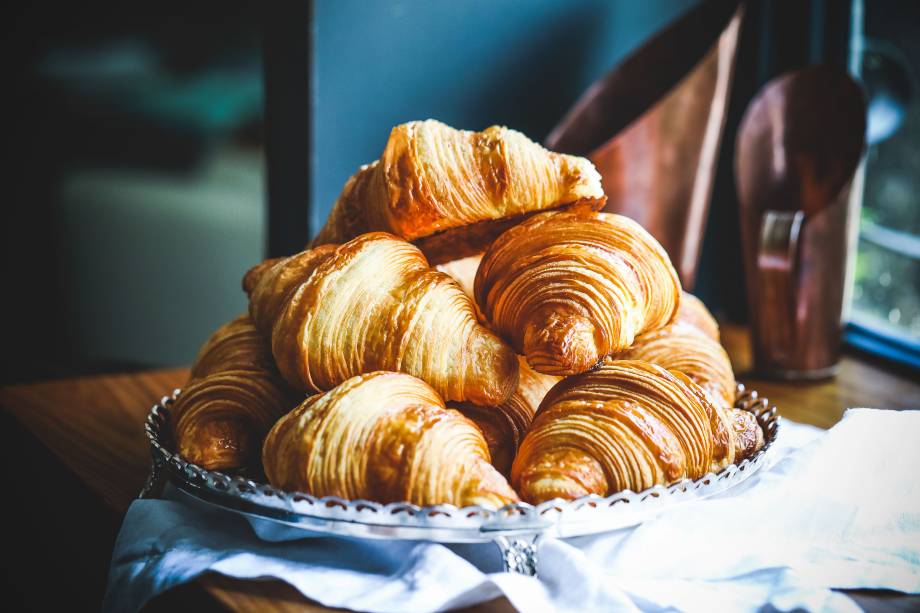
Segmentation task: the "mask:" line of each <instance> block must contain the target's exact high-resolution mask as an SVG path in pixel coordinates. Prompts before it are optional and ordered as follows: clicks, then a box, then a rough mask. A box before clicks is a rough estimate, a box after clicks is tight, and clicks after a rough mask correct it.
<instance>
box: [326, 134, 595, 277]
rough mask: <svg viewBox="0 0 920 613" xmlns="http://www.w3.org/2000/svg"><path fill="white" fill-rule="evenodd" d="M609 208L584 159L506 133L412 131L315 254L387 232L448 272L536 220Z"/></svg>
mask: <svg viewBox="0 0 920 613" xmlns="http://www.w3.org/2000/svg"><path fill="white" fill-rule="evenodd" d="M605 200H606V197H605V196H604V192H603V189H602V188H601V178H600V175H599V174H598V172H597V170H596V169H595V168H594V166H593V165H592V164H591V162H589V161H588V160H586V159H584V158H580V157H575V156H571V155H563V154H560V153H554V152H551V151H547V150H546V149H543V148H542V147H541V146H540V145H538V144H536V143H534V142H533V141H531V140H529V139H528V138H527V137H526V136H524V135H523V134H521V133H520V132H516V131H514V130H509V129H508V128H504V127H500V126H492V127H491V128H488V129H486V130H484V131H482V132H469V131H466V130H455V129H453V128H451V127H450V126H447V125H445V124H443V123H440V122H438V121H433V120H427V121H412V122H409V123H405V124H402V125H399V126H396V127H395V128H393V130H392V132H391V133H390V138H389V140H388V141H387V144H386V147H385V148H384V150H383V155H381V156H380V159H379V160H377V161H375V162H372V163H371V164H368V165H366V166H362V167H361V169H360V170H359V171H358V172H357V173H356V174H355V175H354V176H352V177H351V178H350V179H349V180H348V182H347V183H346V184H345V187H344V189H343V190H342V194H341V195H340V196H339V198H338V200H337V201H336V202H335V204H334V205H333V207H332V212H331V213H330V215H329V219H328V220H327V221H326V225H325V226H324V227H323V228H322V229H321V230H320V232H319V234H318V235H317V236H316V238H315V239H314V241H313V245H314V246H316V245H323V244H326V243H343V242H345V241H348V240H351V239H352V238H354V237H356V236H358V235H359V234H362V233H365V232H370V231H384V232H390V233H392V234H395V235H396V236H399V237H400V238H404V239H406V240H409V241H417V244H418V245H419V247H421V249H422V251H424V252H425V254H426V255H427V256H428V257H429V259H430V261H432V262H433V263H440V262H444V261H447V260H451V259H456V258H460V257H464V256H466V255H472V254H475V253H477V252H478V251H482V250H484V249H485V247H486V246H487V245H488V243H489V242H491V240H492V239H494V238H495V237H496V236H498V234H500V233H501V232H502V231H503V230H504V229H505V228H508V227H510V226H511V225H513V224H514V223H516V222H517V221H520V219H521V218H522V217H523V216H524V215H527V214H529V213H533V212H535V211H541V210H546V209H551V208H556V207H559V206H562V205H567V204H572V203H574V202H585V203H590V204H591V205H592V206H594V207H595V208H600V207H601V206H602V205H603V203H604V201H605Z"/></svg>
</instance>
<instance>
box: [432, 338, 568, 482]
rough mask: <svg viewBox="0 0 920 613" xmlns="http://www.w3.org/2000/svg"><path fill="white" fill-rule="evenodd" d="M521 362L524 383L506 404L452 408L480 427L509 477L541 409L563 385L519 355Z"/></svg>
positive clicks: (494, 461) (495, 463) (497, 463)
mask: <svg viewBox="0 0 920 613" xmlns="http://www.w3.org/2000/svg"><path fill="white" fill-rule="evenodd" d="M518 362H519V364H520V373H521V376H520V382H519V383H518V388H517V389H516V390H515V391H514V393H513V394H512V395H511V398H509V399H508V400H507V401H506V402H504V403H502V404H500V405H498V406H494V407H484V406H480V405H476V404H473V403H471V402H461V403H452V404H451V405H450V406H451V408H455V409H457V410H458V411H460V412H461V413H463V414H464V415H465V416H467V417H468V418H469V419H470V420H472V421H473V423H475V424H476V425H477V426H478V427H479V429H480V430H481V431H482V435H483V436H484V437H485V439H486V444H487V445H488V446H489V455H490V456H491V457H492V465H493V466H494V467H495V468H497V469H498V471H499V472H500V473H501V474H503V475H505V476H506V477H507V476H508V475H509V474H510V473H511V463H512V462H513V461H514V456H515V455H517V450H518V447H519V446H520V444H521V441H522V440H523V439H524V434H525V433H526V432H527V428H528V427H529V426H530V422H531V421H532V420H533V416H534V414H535V413H536V412H537V407H539V406H540V402H542V401H543V397H544V396H546V393H547V392H548V391H549V390H550V388H552V387H553V386H554V385H555V384H556V383H558V382H559V377H554V376H552V375H543V374H540V373H538V372H536V371H535V370H533V369H532V368H530V366H528V365H527V360H525V359H524V358H523V356H518Z"/></svg>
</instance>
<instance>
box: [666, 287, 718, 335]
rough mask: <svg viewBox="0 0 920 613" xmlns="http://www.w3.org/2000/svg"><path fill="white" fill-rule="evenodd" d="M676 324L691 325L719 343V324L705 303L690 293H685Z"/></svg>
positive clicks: (681, 300)
mask: <svg viewBox="0 0 920 613" xmlns="http://www.w3.org/2000/svg"><path fill="white" fill-rule="evenodd" d="M675 323H684V324H688V325H691V326H693V327H695V328H696V329H698V330H699V331H700V332H702V333H703V334H705V335H706V336H708V337H709V338H711V339H712V340H714V341H716V342H719V340H720V336H719V324H718V323H716V318H715V317H713V316H712V313H710V312H709V309H707V308H706V305H705V304H703V301H702V300H700V299H699V298H697V297H696V296H694V295H693V294H691V293H689V292H683V294H681V298H680V308H679V309H678V310H677V319H676V320H675Z"/></svg>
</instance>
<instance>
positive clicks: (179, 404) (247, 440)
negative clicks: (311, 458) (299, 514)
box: [171, 316, 297, 470]
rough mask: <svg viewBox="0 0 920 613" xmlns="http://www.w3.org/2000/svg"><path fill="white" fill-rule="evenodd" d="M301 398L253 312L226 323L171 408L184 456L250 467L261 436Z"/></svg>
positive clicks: (213, 465)
mask: <svg viewBox="0 0 920 613" xmlns="http://www.w3.org/2000/svg"><path fill="white" fill-rule="evenodd" d="M296 404H297V400H296V395H295V394H294V393H293V392H292V390H290V389H289V388H288V387H287V385H285V383H284V381H282V379H281V375H279V374H278V371H277V370H276V369H275V367H274V362H273V360H272V356H271V351H270V350H269V348H268V345H267V343H266V342H265V339H263V338H262V336H261V335H260V334H259V332H258V330H256V328H255V326H254V325H253V323H252V321H251V320H250V319H249V317H248V316H240V317H237V318H236V319H234V320H233V321H231V322H229V323H226V324H224V325H223V326H221V327H220V328H219V329H218V330H217V331H216V332H215V333H214V334H213V335H212V336H211V338H210V339H208V341H207V342H206V343H205V344H204V346H203V347H202V349H201V351H200V352H199V354H198V359H197V360H196V361H195V364H194V365H193V366H192V372H191V379H190V380H189V382H188V383H187V384H186V386H185V389H183V390H182V394H180V396H179V398H178V400H177V401H176V403H175V405H173V407H172V409H171V423H172V429H173V439H174V440H175V442H176V447H177V450H178V452H179V455H181V456H182V457H183V458H185V459H186V460H188V461H189V462H192V463H193V464H198V465H199V466H202V467H204V468H207V469H209V470H231V469H239V468H246V467H250V466H251V465H252V464H253V463H254V462H258V458H259V450H260V448H261V444H262V438H263V437H264V436H265V433H266V432H268V429H269V428H271V426H272V425H273V424H274V423H275V421H276V420H277V419H278V418H279V417H280V416H281V415H283V414H284V413H285V412H287V411H289V410H290V409H291V408H292V407H293V406H294V405H296Z"/></svg>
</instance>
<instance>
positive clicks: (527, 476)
mask: <svg viewBox="0 0 920 613" xmlns="http://www.w3.org/2000/svg"><path fill="white" fill-rule="evenodd" d="M734 436H735V435H734V430H733V428H732V424H731V422H730V421H729V420H728V418H727V416H726V415H725V413H724V412H723V411H720V410H719V409H718V408H717V407H715V406H713V405H712V404H711V403H710V402H709V400H708V398H707V396H706V394H705V393H704V392H703V391H702V389H700V387H699V386H697V385H696V384H695V383H693V382H692V381H691V380H690V379H688V378H687V377H686V376H685V375H683V374H682V373H680V372H678V371H667V370H665V369H664V368H661V367H660V366H656V365H654V364H649V363H647V362H639V361H613V362H607V363H604V364H602V365H601V366H599V367H598V368H597V369H595V370H592V371H590V372H587V373H584V374H581V375H576V376H573V377H568V378H567V379H564V380H563V381H562V382H560V383H559V384H557V385H556V386H555V387H553V388H552V389H551V390H550V392H549V393H548V394H547V396H546V398H544V399H543V403H542V404H541V405H540V409H539V410H538V411H537V415H536V417H535V418H534V421H533V423H532V424H531V427H530V430H529V431H528V432H527V435H526V436H525V437H524V441H523V443H522V444H521V448H520V450H519V451H518V455H517V457H516V458H515V460H514V464H513V467H512V469H511V482H512V484H513V485H514V487H515V489H516V490H517V492H518V494H519V495H520V496H521V498H522V499H523V500H525V501H527V502H531V503H534V504H536V503H540V502H543V501H546V500H551V499H553V498H563V499H575V498H578V497H581V496H585V495H588V494H597V495H599V496H607V495H610V494H613V493H616V492H619V491H622V490H625V489H630V490H633V491H641V490H643V489H646V488H648V487H651V486H653V485H656V484H668V483H672V482H674V481H677V480H679V479H683V478H691V479H696V478H699V477H701V476H703V475H704V474H706V473H707V472H708V471H710V470H713V471H716V470H719V469H721V468H722V467H724V466H727V465H728V464H730V463H732V462H733V461H734V448H735V443H734V440H733V439H734Z"/></svg>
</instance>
